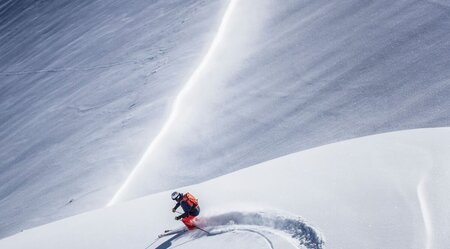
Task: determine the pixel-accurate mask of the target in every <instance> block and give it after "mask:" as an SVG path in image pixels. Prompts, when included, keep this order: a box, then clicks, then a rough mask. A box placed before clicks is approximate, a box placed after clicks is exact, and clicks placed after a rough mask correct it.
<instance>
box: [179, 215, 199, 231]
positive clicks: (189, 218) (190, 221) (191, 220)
mask: <svg viewBox="0 0 450 249" xmlns="http://www.w3.org/2000/svg"><path fill="white" fill-rule="evenodd" d="M194 219H195V217H194V216H191V215H189V216H187V217H184V218H183V219H181V221H182V222H183V223H184V225H186V227H187V228H188V229H189V230H192V229H195V227H196V226H195V223H194Z"/></svg>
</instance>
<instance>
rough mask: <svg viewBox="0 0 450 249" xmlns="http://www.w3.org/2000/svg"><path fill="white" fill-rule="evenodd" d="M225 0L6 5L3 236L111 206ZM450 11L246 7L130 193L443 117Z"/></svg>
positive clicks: (0, 95)
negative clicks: (111, 199) (108, 203)
mask: <svg viewBox="0 0 450 249" xmlns="http://www.w3.org/2000/svg"><path fill="white" fill-rule="evenodd" d="M227 3H228V1H181V0H178V1H175V0H172V1H166V0H160V1H150V2H149V1H143V0H134V1H125V2H124V1H113V0H102V1H69V0H61V1H31V0H28V1H14V0H9V1H2V2H1V3H0V54H1V55H2V56H1V57H0V146H1V147H0V162H1V164H0V172H1V174H0V182H1V186H0V210H1V212H0V236H6V235H9V234H11V233H14V232H18V231H20V230H21V229H24V228H28V227H30V226H34V225H37V224H42V223H44V222H48V221H51V220H54V219H57V218H60V217H64V216H67V215H71V214H74V213H79V212H83V211H85V210H89V209H92V208H95V207H100V206H102V205H104V204H106V202H107V201H108V200H109V198H111V197H112V196H113V195H114V193H115V191H116V190H117V189H119V187H120V186H121V184H122V183H123V181H124V180H125V178H126V177H127V176H128V174H129V173H130V172H131V170H132V169H133V168H134V167H135V165H136V163H137V162H138V161H139V160H140V158H141V156H142V154H143V153H144V151H145V150H146V147H147V146H148V145H149V144H150V143H151V141H152V139H153V138H154V137H155V136H156V135H157V134H158V132H159V130H160V128H161V127H162V126H163V125H164V122H165V118H166V117H167V112H169V111H170V106H171V103H172V100H173V98H174V97H175V96H176V95H177V93H178V90H179V89H181V88H182V86H183V84H184V83H185V82H186V81H187V80H188V79H189V77H190V75H191V73H192V72H193V71H194V70H195V68H196V66H197V65H198V64H199V63H200V61H201V59H202V56H203V55H204V54H205V53H206V50H207V48H208V45H209V42H210V41H211V40H212V39H213V37H214V32H215V31H216V30H217V27H218V24H219V22H220V18H221V17H222V14H223V11H224V9H225V7H226V4H227ZM448 6H449V4H448V1H445V0H439V1H438V0H436V1H419V0H417V1H414V0H409V1H406V0H405V1H400V0H398V1H390V0H380V1H361V0H349V1H337V0H335V1H327V0H314V1H282V2H281V1H275V0H261V1H256V0H246V1H237V4H236V9H235V12H234V13H233V15H232V18H231V19H230V24H229V26H230V28H229V29H228V31H227V32H226V34H225V35H224V38H223V40H222V41H221V43H220V46H219V47H218V49H217V51H216V52H215V54H214V56H213V57H212V58H211V64H210V65H208V67H207V68H206V69H205V71H203V72H202V75H201V77H200V79H199V81H198V82H197V83H196V85H195V86H196V87H195V88H194V89H192V91H191V94H190V95H189V98H188V99H189V101H188V102H185V103H183V105H182V107H183V109H182V110H181V111H180V113H182V115H181V116H179V117H178V118H177V121H176V123H177V124H179V125H175V126H173V127H172V128H171V129H170V130H169V131H168V132H167V134H168V135H167V136H166V137H164V138H163V139H161V141H162V142H161V144H159V145H158V150H156V151H155V152H154V153H153V154H152V155H150V157H149V159H148V160H147V161H146V162H145V163H144V166H145V167H142V171H140V175H141V177H140V178H137V179H135V181H134V182H133V185H131V186H130V188H129V189H128V190H127V194H126V195H125V196H124V197H123V199H131V198H133V197H136V196H142V195H145V194H148V193H155V192H157V191H160V190H166V189H169V188H174V187H179V186H182V185H188V184H193V183H198V182H199V181H203V180H207V179H210V178H212V177H215V176H218V175H222V174H225V173H228V172H231V171H234V170H238V169H240V168H243V167H247V166H250V165H253V164H255V163H258V162H262V161H265V160H268V159H271V158H275V157H278V156H281V155H285V154H288V153H291V152H295V151H299V150H302V149H306V148H311V147H314V146H317V145H322V144H327V143H330V142H334V141H338V140H343V139H347V138H352V137H358V136H363V135H368V134H373V133H380V132H385V131H392V130H400V129H408V128H417V127H437V126H449V124H450V114H449V112H450V111H449V110H450V109H449V108H448V106H450V98H448V96H450V81H449V79H450V71H449V70H448V68H450V42H449V41H450V33H449V32H448V30H450V11H449V7H448ZM426 179H427V178H424V181H425V182H426ZM430 184H432V183H430ZM424 198H432V197H428V196H427V195H426V194H425V196H424Z"/></svg>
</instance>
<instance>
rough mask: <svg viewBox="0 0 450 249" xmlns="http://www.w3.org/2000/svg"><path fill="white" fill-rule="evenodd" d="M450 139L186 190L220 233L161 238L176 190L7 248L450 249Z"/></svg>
mask: <svg viewBox="0 0 450 249" xmlns="http://www.w3.org/2000/svg"><path fill="white" fill-rule="evenodd" d="M449 144H450V129H449V128H435V129H420V130H409V131H401V132H394V133H387V134H381V135H375V136H369V137H363V138H358V139H353V140H348V141H344V142H339V143H336V144H331V145H326V146H322V147H318V148H314V149H310V150H306V151H302V152H299V153H294V154H291V155H287V156H284V157H281V158H277V159H274V160H271V161H267V162H264V163H262V164H259V165H256V166H253V167H250V168H247V169H243V170H240V171H237V172H233V173H231V174H228V175H225V176H221V177H218V178H216V179H212V180H209V181H207V182H203V183H200V184H196V185H193V186H189V187H185V188H182V189H177V190H180V191H182V192H186V191H189V192H191V193H194V194H195V195H196V196H197V197H198V198H199V201H200V206H201V210H202V211H201V216H200V221H199V226H200V225H201V226H202V227H203V228H205V229H206V230H208V231H210V232H212V233H213V235H211V236H206V235H205V233H204V232H201V231H196V232H193V233H187V234H183V235H178V236H172V237H171V236H169V237H165V238H163V239H160V240H158V241H156V242H154V239H155V237H156V235H157V234H159V233H161V232H162V231H163V230H165V229H168V228H177V227H180V223H179V222H178V221H175V220H173V214H172V213H171V211H170V210H171V208H172V205H173V204H174V203H173V202H172V200H171V199H170V191H166V192H161V193H158V194H154V195H151V196H148V197H144V198H141V199H138V200H134V201H130V202H127V203H123V204H119V205H115V206H113V207H110V208H106V209H101V210H97V211H93V212H89V213H85V214H82V215H79V216H76V217H72V218H68V219H65V220H61V221H58V222H55V223H52V224H48V225H45V226H42V227H37V228H34V229H31V230H27V231H24V232H22V233H19V234H17V235H15V236H13V237H9V238H6V239H3V240H0V248H9V249H15V248H29V247H30V246H32V247H37V248H48V249H51V248H68V249H70V248H109V249H115V248H145V247H146V246H148V245H150V244H151V243H153V242H154V243H153V244H152V246H150V247H148V248H152V249H154V248H159V249H162V248H174V247H176V248H230V247H231V246H234V248H252V249H253V248H349V249H357V248H358V249H359V248H365V249H379V248H386V249H419V248H420V249H422V248H433V249H446V248H448V247H449V246H450V240H449V237H448V236H447V235H448V234H449V233H450V230H449V229H450V226H449V224H448V222H449V219H448V217H450V211H449V210H450V199H449V197H448V195H447V194H446V193H447V191H448V188H449V187H450V186H449V185H450V183H449V182H450V181H449V180H450V170H449V168H448V167H447V166H448V163H449V162H450V155H449V154H448V153H447V151H448V145H449ZM300 217H301V218H300ZM230 241H231V243H230ZM324 242H325V243H324ZM324 246H325V247H324Z"/></svg>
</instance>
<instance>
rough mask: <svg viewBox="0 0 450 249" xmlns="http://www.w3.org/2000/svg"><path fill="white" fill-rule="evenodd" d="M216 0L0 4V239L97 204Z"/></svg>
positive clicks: (126, 164) (188, 59)
mask: <svg viewBox="0 0 450 249" xmlns="http://www.w3.org/2000/svg"><path fill="white" fill-rule="evenodd" d="M224 7H226V2H223V1H185V0H181V1H175V0H163V1H143V0H131V1H114V0H98V1H95V0H88V1H72V0H58V1H35V0H24V1H22V0H21V1H15V0H9V1H6V0H5V1H0V54H1V56H0V182H1V184H0V210H1V211H0V237H1V236H5V235H6V234H11V232H18V231H20V230H21V229H25V228H29V227H31V226H35V225H37V224H42V223H45V222H48V221H49V220H54V219H57V218H60V217H66V216H67V215H72V214H75V213H80V212H83V211H87V210H91V209H93V208H98V207H102V206H104V205H106V203H107V202H108V201H109V200H110V198H112V196H113V195H114V193H115V191H117V188H118V186H120V184H122V182H123V179H124V178H123V176H126V175H127V174H128V173H129V172H130V171H131V169H132V168H133V167H134V165H135V164H136V163H137V161H139V158H140V156H141V155H142V154H143V153H144V151H145V150H146V147H147V145H148V143H149V141H151V140H152V139H153V138H154V136H155V135H156V134H157V133H158V131H159V129H160V127H161V123H162V122H163V121H164V118H165V115H166V112H167V109H168V106H170V105H171V103H172V100H173V97H174V95H175V94H176V93H177V92H178V90H179V88H180V87H181V86H182V85H183V84H184V83H185V81H186V80H187V78H189V75H190V74H191V73H192V71H193V70H194V69H195V67H196V66H197V64H198V62H199V61H200V59H201V57H202V56H203V54H204V50H206V49H207V48H208V45H209V41H210V40H211V39H212V37H214V35H215V31H216V29H217V26H218V24H219V21H220V18H221V17H222V15H223V13H222V12H223V9H224Z"/></svg>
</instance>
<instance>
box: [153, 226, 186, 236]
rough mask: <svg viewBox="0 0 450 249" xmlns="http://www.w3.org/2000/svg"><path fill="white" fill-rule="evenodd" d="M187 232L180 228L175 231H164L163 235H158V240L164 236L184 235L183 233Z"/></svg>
mask: <svg viewBox="0 0 450 249" xmlns="http://www.w3.org/2000/svg"><path fill="white" fill-rule="evenodd" d="M187 231H188V229H187V228H185V227H182V228H180V229H175V230H165V231H164V233H162V234H160V235H158V238H162V237H164V236H169V235H172V234H179V233H184V232H187Z"/></svg>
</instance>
